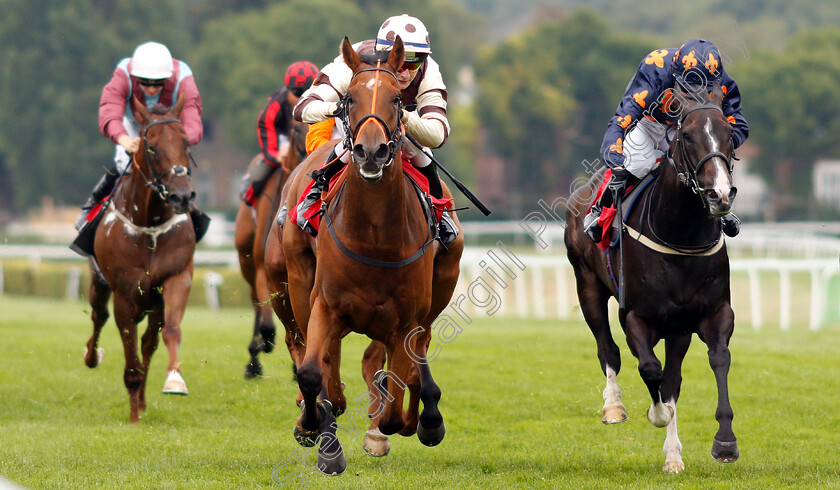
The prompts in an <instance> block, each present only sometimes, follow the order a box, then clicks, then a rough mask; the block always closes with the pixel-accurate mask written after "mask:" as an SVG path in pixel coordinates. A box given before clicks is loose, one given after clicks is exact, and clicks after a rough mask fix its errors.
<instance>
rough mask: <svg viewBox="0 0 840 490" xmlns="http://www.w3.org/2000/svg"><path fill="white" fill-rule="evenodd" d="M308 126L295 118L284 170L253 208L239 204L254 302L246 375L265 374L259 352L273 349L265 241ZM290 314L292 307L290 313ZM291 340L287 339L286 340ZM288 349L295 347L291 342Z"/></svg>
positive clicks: (243, 266) (243, 263)
mask: <svg viewBox="0 0 840 490" xmlns="http://www.w3.org/2000/svg"><path fill="white" fill-rule="evenodd" d="M308 130H309V125H308V124H305V123H302V122H297V121H293V122H292V127H291V129H290V131H289V133H290V134H289V140H290V145H289V150H288V153H287V154H286V160H285V163H284V167H283V168H282V169H277V170H275V171H274V172H273V173H272V174H271V176H270V177H269V178H268V180H267V181H266V183H265V187H264V189H263V192H262V195H260V197H259V199H258V200H257V206H256V207H254V208H252V207H251V206H248V205H247V204H245V203H244V202H240V203H239V211H238V212H237V214H236V226H235V231H234V242H235V244H236V251H237V254H238V255H239V268H240V270H241V271H242V277H244V278H245V280H246V281H247V282H248V285H249V286H250V287H251V301H252V302H253V304H254V333H253V335H252V337H251V343H250V344H249V345H248V352H249V353H250V355H251V360H250V361H249V362H248V364H247V365H246V366H245V377H246V378H254V377H257V376H262V365H261V364H260V360H259V354H260V352H265V353H268V352H271V351H272V350H274V337H275V332H276V329H275V326H274V320H273V318H272V309H271V297H270V295H269V290H268V285H267V283H266V277H265V268H264V267H263V259H264V257H265V240H266V238H267V236H268V230H269V229H270V227H271V221H272V219H273V218H274V215H275V214H277V209H278V208H279V207H280V191H281V190H282V189H283V185H284V184H285V183H286V181H287V180H288V179H289V174H290V172H291V171H292V170H294V169H295V167H297V166H298V164H300V162H301V160H303V159H304V158H306V133H307V131H308ZM261 158H262V155H261V154H258V155H257V156H255V157H254V158H253V159H252V160H251V163H250V164H248V169H249V170H250V169H251V168H252V167H253V166H254V165H256V164H257V162H258V161H259V160H260V159H261ZM257 237H259V239H257ZM288 314H289V315H290V316H291V310H289V313H288ZM287 343H288V342H287ZM289 349H290V350H291V349H292V346H291V344H289Z"/></svg>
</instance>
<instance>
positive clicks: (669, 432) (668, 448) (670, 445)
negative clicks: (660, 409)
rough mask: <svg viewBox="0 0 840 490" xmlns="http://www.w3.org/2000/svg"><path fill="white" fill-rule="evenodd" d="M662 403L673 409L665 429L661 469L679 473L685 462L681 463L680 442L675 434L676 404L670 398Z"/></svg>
mask: <svg viewBox="0 0 840 490" xmlns="http://www.w3.org/2000/svg"><path fill="white" fill-rule="evenodd" d="M664 405H665V406H667V407H668V408H669V409H671V410H672V411H673V416H672V417H671V420H670V421H669V422H668V426H667V428H666V429H665V444H664V445H663V446H662V452H664V453H665V464H664V465H663V466H662V470H663V471H666V472H668V473H679V472H680V471H682V470H684V469H685V463H683V460H682V455H681V454H682V443H681V442H680V438H679V437H678V436H677V404H676V403H675V402H674V399H673V398H672V399H670V400H668V403H666V404H664Z"/></svg>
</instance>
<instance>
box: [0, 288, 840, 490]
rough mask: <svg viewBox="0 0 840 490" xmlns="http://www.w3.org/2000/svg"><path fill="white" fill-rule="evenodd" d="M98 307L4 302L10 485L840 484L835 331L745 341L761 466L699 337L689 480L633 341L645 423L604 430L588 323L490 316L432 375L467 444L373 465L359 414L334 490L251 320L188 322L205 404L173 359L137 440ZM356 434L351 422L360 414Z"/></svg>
mask: <svg viewBox="0 0 840 490" xmlns="http://www.w3.org/2000/svg"><path fill="white" fill-rule="evenodd" d="M88 310H89V308H88V307H87V306H86V305H84V304H82V303H69V302H57V301H45V300H40V299H39V300H35V299H29V298H20V297H9V296H0V332H2V341H0V475H3V476H5V477H7V478H9V479H11V480H13V481H15V482H18V483H19V484H21V485H25V486H28V487H32V488H92V487H97V488H99V487H104V488H225V489H227V488H259V487H263V486H265V487H268V486H273V485H275V482H276V481H282V480H283V479H284V478H285V479H286V481H287V482H288V483H290V484H292V486H293V487H295V486H298V487H300V486H302V484H304V483H305V484H306V485H307V486H308V487H309V488H423V489H429V488H611V487H627V488H767V487H776V488H780V487H781V488H784V487H799V488H831V487H834V488H836V487H838V486H840V474H838V471H840V456H839V455H838V448H840V430H838V426H839V425H840V415H838V410H837V407H838V406H840V381H838V380H840V361H838V360H837V353H838V352H840V329H838V328H837V326H834V327H831V328H828V329H825V330H823V331H821V332H816V333H814V332H809V331H808V330H807V329H805V328H803V327H802V326H801V325H799V326H795V328H794V330H792V331H789V332H781V331H779V330H778V329H775V328H766V329H765V330H763V331H754V330H752V329H751V328H749V327H745V326H740V327H739V328H737V329H736V333H735V336H734V338H733V342H732V346H731V347H732V359H733V363H732V369H731V373H730V386H731V400H732V405H733V408H734V411H735V421H734V429H735V433H736V435H737V436H738V442H739V447H740V450H741V459H740V461H738V462H737V463H734V464H728V465H722V464H719V463H717V462H715V461H714V460H712V458H711V457H710V456H709V450H710V448H711V444H712V437H713V436H714V433H715V431H716V430H717V422H716V421H715V419H714V410H715V403H716V392H715V387H714V381H713V376H712V372H711V370H710V369H709V367H708V361H707V358H706V350H705V348H704V346H703V345H702V343H700V342H699V341H698V340H697V339H696V337H695V339H694V342H693V343H692V348H691V349H690V350H689V353H688V356H687V358H686V361H685V365H684V372H683V378H684V381H683V389H682V397H681V399H680V403H679V405H678V416H679V431H680V439H681V441H682V444H683V459H684V461H685V463H686V470H685V472H683V473H681V474H679V475H667V474H664V473H663V472H662V469H661V467H662V463H663V462H664V455H663V453H662V449H661V448H662V443H663V441H664V437H665V432H664V429H656V428H654V427H653V426H652V425H650V423H649V422H648V421H647V420H646V419H645V417H644V412H645V410H646V408H647V406H648V399H647V391H646V390H645V388H644V385H643V384H642V382H641V380H640V379H639V376H638V372H637V371H636V362H635V359H634V358H632V357H631V356H630V354H629V352H628V350H627V348H626V345H625V343H624V341H623V340H621V341H620V342H619V345H620V347H621V348H622V357H623V359H624V369H623V370H622V373H621V375H620V376H619V383H620V385H621V387H622V389H623V391H624V401H625V405H626V406H627V409H628V413H629V415H630V420H629V421H628V422H626V423H624V424H619V425H614V426H604V425H602V424H601V422H600V416H599V410H600V406H601V394H600V392H601V390H602V389H603V380H602V376H601V373H600V370H599V369H598V365H597V360H596V357H595V341H594V339H593V338H592V337H591V335H590V334H589V331H588V329H587V328H586V326H585V325H584V324H583V323H582V322H567V323H557V322H534V321H521V320H502V319H495V318H492V319H487V318H475V319H474V321H473V323H472V324H470V325H465V326H464V331H463V333H462V334H461V335H460V336H458V337H457V338H456V339H455V341H454V342H452V343H450V344H440V345H441V351H440V352H441V353H440V356H439V357H438V358H437V359H436V360H435V361H434V362H433V363H432V371H433V373H434V376H435V378H436V379H437V381H438V383H439V384H440V386H441V388H442V390H443V399H442V402H441V410H442V412H443V415H444V418H445V421H446V425H447V428H448V432H447V435H446V438H445V439H444V441H443V442H442V443H441V445H440V446H438V447H434V448H426V447H424V446H422V445H421V444H420V443H419V441H418V440H417V438H416V437H413V438H410V439H406V438H401V437H392V439H391V441H392V442H391V443H392V450H391V454H390V455H388V456H387V457H385V458H381V459H373V458H370V457H368V456H366V455H365V454H364V452H363V451H362V449H361V447H360V444H361V440H362V434H363V432H364V427H365V425H366V424H364V423H363V421H362V420H360V418H359V416H358V415H357V414H355V415H356V416H355V421H356V423H357V429H358V433H357V434H355V435H353V434H348V433H347V432H340V433H339V437H340V439H341V441H342V443H343V444H344V450H345V454H346V456H347V463H348V469H347V472H345V473H344V474H343V475H342V476H339V477H326V476H322V475H319V474H316V473H313V472H311V471H309V470H308V467H307V466H306V463H305V461H310V462H311V461H313V460H314V458H313V455H312V453H311V452H305V451H303V450H302V448H300V447H299V446H298V445H297V444H296V443H295V442H294V440H293V438H292V424H293V420H294V418H295V417H296V414H297V410H296V409H295V408H294V406H293V399H294V395H295V393H296V388H295V386H294V385H293V384H292V383H291V381H290V361H289V358H288V354H287V353H286V352H285V351H284V350H283V351H277V352H276V353H273V354H270V355H267V356H264V357H263V359H264V370H265V373H266V375H267V376H266V377H265V378H263V379H261V380H259V381H246V380H244V379H243V376H242V374H243V370H244V365H245V362H246V360H247V351H246V345H247V342H248V335H249V329H250V324H251V314H250V312H249V311H246V310H223V311H210V310H203V309H195V308H190V309H188V310H187V315H186V318H185V320H184V325H183V332H184V334H183V343H182V349H181V355H182V368H183V373H184V378H185V379H186V381H187V384H188V386H189V389H190V395H189V396H187V397H171V396H165V395H162V394H161V393H160V389H161V387H162V384H163V379H164V373H163V371H164V368H165V363H166V361H165V357H166V354H165V352H164V351H163V350H162V349H161V350H160V351H159V352H157V354H156V356H155V358H154V360H153V362H152V366H151V372H150V381H149V387H148V391H147V401H148V409H147V411H146V412H145V413H144V414H143V416H142V418H141V423H140V425H139V426H132V425H131V424H129V423H128V418H129V413H128V398H127V395H126V391H125V388H124V386H123V382H122V369H123V356H122V349H121V345H120V343H119V338H118V335H117V332H116V329H115V327H114V325H113V322H112V321H111V322H109V324H108V325H106V327H105V329H104V331H103V334H102V342H101V345H102V346H104V347H105V349H106V350H107V354H106V356H105V360H104V363H103V365H102V366H100V367H99V368H97V369H94V370H91V369H88V368H87V367H85V366H84V364H83V362H82V356H81V353H82V349H83V346H84V342H85V341H86V339H87V338H88V336H89V335H90V331H91V326H90V322H89V320H88ZM161 345H162V344H161ZM365 345H366V344H365V342H364V341H363V340H362V338H361V337H359V336H351V337H350V338H348V340H347V341H346V342H345V351H344V352H345V354H344V359H343V373H344V378H345V381H346V382H347V389H346V393H347V395H348V399H349V400H351V403H352V400H353V399H354V398H356V397H358V396H359V395H361V394H362V393H364V391H365V389H364V387H363V383H362V381H361V375H360V370H359V367H358V366H359V360H360V356H361V352H362V350H363V348H364V347H365ZM661 350H662V349H661V346H660V347H659V348H658V353H659V354H660V357H661ZM353 412H354V409H352V408H351V410H350V414H353ZM339 422H340V423H342V424H344V425H349V423H350V421H349V418H348V417H347V416H343V417H342V418H341V419H339ZM347 430H348V431H349V432H353V430H352V428H348V429H347ZM284 463H285V465H284ZM295 472H299V473H295ZM272 473H274V480H272Z"/></svg>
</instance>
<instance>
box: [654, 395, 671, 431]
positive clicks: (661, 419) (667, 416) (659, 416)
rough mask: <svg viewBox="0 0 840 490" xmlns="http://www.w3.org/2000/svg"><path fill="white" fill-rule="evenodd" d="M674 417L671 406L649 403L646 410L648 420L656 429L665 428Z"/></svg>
mask: <svg viewBox="0 0 840 490" xmlns="http://www.w3.org/2000/svg"><path fill="white" fill-rule="evenodd" d="M673 417H674V406H673V404H670V405H669V404H667V403H662V402H661V401H660V402H657V403H651V404H650V408H649V409H648V420H650V423H651V424H653V425H655V426H656V427H665V426H666V425H668V423H669V422H671V419H672V418H673Z"/></svg>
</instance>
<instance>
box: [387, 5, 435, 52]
mask: <svg viewBox="0 0 840 490" xmlns="http://www.w3.org/2000/svg"><path fill="white" fill-rule="evenodd" d="M397 36H400V38H401V39H402V41H403V43H404V44H405V51H406V52H407V53H417V54H420V53H426V54H427V55H428V54H429V53H431V52H432V45H431V44H430V43H429V31H428V30H426V26H424V25H423V23H422V22H420V19H418V18H416V17H412V16H410V15H406V14H402V15H395V16H394V17H389V18H388V19H387V20H386V21H385V22H383V23H382V26H381V27H380V28H379V32H378V33H377V34H376V48H375V49H376V50H377V51H390V50H391V47H393V46H394V40H395V39H396V38H397Z"/></svg>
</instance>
